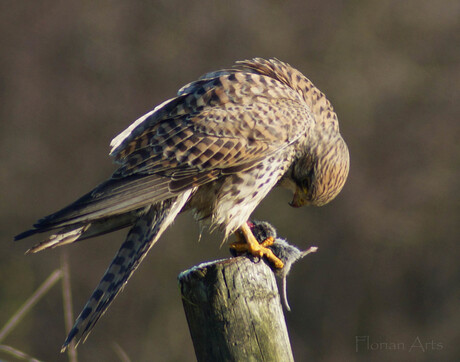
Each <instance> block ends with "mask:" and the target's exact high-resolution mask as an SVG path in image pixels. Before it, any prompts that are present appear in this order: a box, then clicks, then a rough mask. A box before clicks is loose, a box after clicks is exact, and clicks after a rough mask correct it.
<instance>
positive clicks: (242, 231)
mask: <svg viewBox="0 0 460 362" xmlns="http://www.w3.org/2000/svg"><path fill="white" fill-rule="evenodd" d="M235 234H236V237H237V239H238V241H237V242H236V243H232V244H230V247H231V248H232V249H234V250H236V251H237V252H242V251H247V252H249V253H250V254H251V255H253V256H257V257H259V258H261V257H263V256H265V257H267V259H268V260H269V261H270V262H271V263H273V265H274V266H275V268H278V269H281V268H283V266H284V264H283V262H282V261H281V260H280V259H279V258H278V257H276V256H275V254H273V251H271V250H270V249H268V246H270V245H273V242H274V238H273V237H271V236H270V237H268V238H267V239H265V240H264V241H263V242H262V243H261V244H259V242H258V241H257V239H256V238H255V237H254V234H253V233H252V231H251V228H250V227H249V225H248V224H247V223H244V224H243V225H242V226H241V227H240V228H239V229H238V231H237V232H236V233H235Z"/></svg>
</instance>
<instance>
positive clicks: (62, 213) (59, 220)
mask: <svg viewBox="0 0 460 362" xmlns="http://www.w3.org/2000/svg"><path fill="white" fill-rule="evenodd" d="M169 182H170V180H169V179H166V178H163V177H160V176H158V175H142V174H139V175H132V176H128V177H124V178H123V179H109V180H107V181H105V182H103V183H102V184H100V185H99V186H97V187H96V188H94V189H93V190H92V191H91V192H89V193H87V194H86V195H84V196H82V197H80V198H79V199H78V200H76V201H75V202H73V203H72V204H70V205H68V206H66V207H65V208H63V209H61V210H59V211H58V212H55V213H54V214H51V215H48V216H45V217H44V218H42V219H40V220H38V221H37V222H36V223H35V224H34V228H32V229H30V230H27V231H25V232H23V233H21V234H19V235H17V236H16V237H15V240H20V239H23V238H26V237H29V236H31V235H33V234H36V233H42V232H46V231H49V230H53V229H58V228H61V227H66V226H73V225H76V226H77V227H78V226H81V225H85V224H88V223H90V222H93V221H95V220H106V219H108V218H111V217H114V216H118V215H122V214H125V213H129V212H131V211H132V210H138V209H139V210H141V209H142V208H143V207H145V206H147V205H151V204H152V203H154V202H156V201H159V200H164V199H166V198H168V197H172V196H173V195H174V194H173V193H171V192H170V191H169V189H168V184H169Z"/></svg>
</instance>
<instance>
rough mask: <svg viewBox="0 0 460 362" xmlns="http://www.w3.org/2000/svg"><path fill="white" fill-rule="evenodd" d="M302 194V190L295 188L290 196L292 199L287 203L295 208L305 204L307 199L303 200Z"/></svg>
mask: <svg viewBox="0 0 460 362" xmlns="http://www.w3.org/2000/svg"><path fill="white" fill-rule="evenodd" d="M304 195H305V194H304V193H303V192H302V191H300V190H299V189H296V190H295V192H294V197H293V198H292V201H291V202H290V203H289V205H290V206H292V207H296V208H297V207H301V206H304V205H306V204H307V203H308V201H307V200H305V198H304Z"/></svg>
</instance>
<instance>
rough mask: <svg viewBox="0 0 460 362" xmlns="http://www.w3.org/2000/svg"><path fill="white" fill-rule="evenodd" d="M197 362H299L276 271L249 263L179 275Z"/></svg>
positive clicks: (219, 264) (204, 266)
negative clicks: (290, 335)
mask: <svg viewBox="0 0 460 362" xmlns="http://www.w3.org/2000/svg"><path fill="white" fill-rule="evenodd" d="M179 285H180V290H181V294H182V302H183V305H184V309H185V314H186V317H187V322H188V325H189V329H190V333H191V336H192V340H193V345H194V348H195V354H196V357H197V360H198V361H199V362H201V361H283V362H284V361H293V360H294V358H293V356H292V351H291V345H290V342H289V336H288V332H287V327H286V323H285V320H284V314H283V309H282V306H281V303H280V296H279V293H278V288H277V285H276V281H275V276H274V273H273V271H272V270H271V269H270V268H269V267H268V266H267V265H266V264H265V263H264V262H263V261H260V262H254V261H251V260H250V259H248V258H246V257H238V258H232V259H225V260H220V261H215V262H210V263H205V264H201V265H198V266H196V267H193V268H191V269H189V270H187V271H185V272H183V273H181V274H180V275H179Z"/></svg>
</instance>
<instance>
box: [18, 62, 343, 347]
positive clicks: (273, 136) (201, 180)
mask: <svg viewBox="0 0 460 362" xmlns="http://www.w3.org/2000/svg"><path fill="white" fill-rule="evenodd" d="M110 145H111V147H112V149H111V152H110V155H111V156H112V157H113V158H114V161H115V163H116V164H117V165H118V166H119V167H118V169H117V170H116V171H115V172H114V173H113V175H112V177H111V178H110V179H108V180H107V181H105V182H103V183H102V184H100V185H99V186H97V187H96V188H95V189H93V190H92V191H91V192H89V193H88V194H86V195H84V196H83V197H81V198H80V199H78V200H77V201H75V202H74V203H72V204H71V205H69V206H67V207H65V208H63V209H62V210H60V211H58V212H56V213H54V214H51V215H49V216H46V217H45V218H43V219H40V220H39V221H38V222H37V223H36V224H35V225H34V227H33V229H31V230H28V231H26V232H24V233H22V234H20V235H18V236H17V237H16V239H22V238H25V237H28V236H31V235H33V234H36V233H41V232H46V231H50V230H56V229H58V230H57V231H55V234H53V235H51V236H50V237H48V238H47V239H46V240H45V241H43V242H41V243H40V244H38V245H35V246H34V247H32V248H31V249H30V250H28V253H35V252H38V251H40V250H43V249H48V248H54V247H56V246H61V245H65V244H70V243H73V242H76V241H80V240H83V239H87V238H90V237H94V236H98V235H101V234H105V233H108V232H111V231H114V230H118V229H121V228H125V227H130V230H129V232H128V235H127V238H126V241H125V242H124V243H123V244H122V246H121V248H120V250H119V251H118V253H117V254H116V256H115V258H114V259H113V261H112V263H111V264H110V266H109V267H108V269H107V271H106V272H105V274H104V276H103V277H102V280H101V281H100V283H99V285H98V286H97V288H96V289H95V291H94V292H93V294H92V295H91V297H90V299H89V301H88V302H87V303H86V305H85V307H84V308H83V311H82V312H81V313H80V315H79V317H78V318H77V320H76V322H75V325H74V327H73V328H72V330H71V331H70V333H69V335H68V337H67V339H66V341H65V342H64V345H63V350H65V348H66V347H67V346H68V344H69V343H70V342H71V341H72V340H74V341H75V342H76V343H77V344H78V342H79V341H80V340H81V339H86V337H87V336H88V333H89V332H90V331H91V329H92V328H93V327H94V325H95V323H96V322H97V321H98V319H99V318H100V317H101V316H102V314H103V313H104V312H105V311H106V309H107V308H108V307H109V305H110V304H111V302H112V301H113V299H114V298H115V297H116V296H117V294H118V293H119V292H120V291H121V289H122V287H123V286H124V284H125V283H126V282H127V281H128V279H129V278H130V276H131V275H132V273H133V272H134V271H135V270H136V268H137V267H138V266H139V264H140V263H141V262H142V260H143V259H144V257H145V256H146V255H147V252H148V251H149V250H150V248H151V247H152V246H153V245H154V244H155V242H156V241H157V240H158V239H159V238H160V236H161V234H162V233H163V231H164V230H165V229H166V228H167V227H168V226H169V225H170V224H171V223H172V222H173V221H174V219H175V218H176V216H177V215H178V214H179V213H180V212H182V211H185V210H191V211H192V212H193V213H194V215H195V217H196V218H197V219H198V220H199V221H200V222H202V223H205V224H206V225H208V226H209V227H210V228H211V229H215V228H217V229H219V230H221V231H222V232H223V233H224V235H225V238H227V237H228V236H229V235H230V234H232V233H234V232H235V231H237V230H238V231H239V232H240V233H241V234H242V235H243V236H244V238H245V239H246V242H247V243H248V250H249V251H250V252H251V253H252V254H253V255H257V256H266V257H268V258H269V259H270V260H271V261H272V263H274V264H275V266H276V267H278V268H281V267H282V266H283V263H282V262H281V261H280V260H279V259H278V258H276V256H275V255H273V253H272V251H271V250H270V249H268V248H264V247H263V246H261V245H259V243H258V242H257V240H256V239H255V238H254V236H253V234H252V232H251V229H250V228H249V226H248V224H247V223H246V222H247V220H248V219H249V217H250V215H251V213H252V212H253V210H254V209H255V208H256V206H257V205H258V204H259V203H260V202H261V200H262V199H263V198H264V197H265V196H266V195H267V194H268V192H269V191H270V190H271V189H272V188H273V187H274V186H277V185H280V186H283V187H287V188H289V189H291V190H292V191H293V192H294V197H293V200H292V202H291V203H290V204H291V205H292V206H293V207H300V206H303V205H315V206H321V205H324V204H326V203H328V202H329V201H331V200H332V199H334V198H335V197H336V196H337V194H338V193H339V192H340V190H341V189H342V187H343V185H344V183H345V181H346V179H347V176H348V169H349V154H348V148H347V146H346V144H345V142H344V140H343V138H342V136H341V135H340V132H339V123H338V120H337V116H336V114H335V112H334V110H333V108H332V106H331V104H330V102H329V101H328V100H327V99H326V97H325V95H324V94H323V93H322V92H321V91H319V90H318V89H317V88H316V87H315V86H314V85H313V83H312V82H310V81H309V80H308V79H307V78H306V77H305V76H304V75H303V74H302V73H300V72H299V71H298V70H296V69H294V68H292V67H291V66H290V65H288V64H286V63H283V62H281V61H279V60H277V59H270V60H264V59H260V58H255V59H252V60H245V61H240V62H237V63H236V64H235V66H234V67H233V68H231V69H224V70H219V71H216V72H211V73H207V74H205V75H203V76H202V77H201V78H199V79H198V80H197V81H194V82H192V83H189V84H187V85H185V86H184V87H182V88H181V89H180V90H179V92H178V94H177V96H176V97H175V98H172V99H169V100H167V101H165V102H163V103H162V104H160V105H159V106H157V107H156V108H155V109H153V110H152V111H151V112H149V113H147V114H146V115H144V116H142V117H141V118H139V119H138V120H137V121H135V122H134V123H133V124H132V125H130V126H129V127H128V128H127V129H126V130H124V131H123V132H122V133H120V134H119V135H118V136H117V137H115V138H114V139H113V140H112V142H111V144H110Z"/></svg>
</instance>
